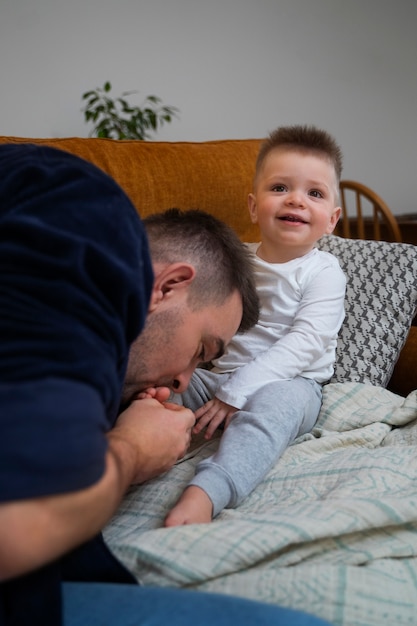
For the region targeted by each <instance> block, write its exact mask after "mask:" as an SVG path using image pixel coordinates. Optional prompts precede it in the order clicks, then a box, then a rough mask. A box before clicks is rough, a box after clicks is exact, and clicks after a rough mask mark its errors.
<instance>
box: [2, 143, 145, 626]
mask: <svg viewBox="0 0 417 626" xmlns="http://www.w3.org/2000/svg"><path fill="white" fill-rule="evenodd" d="M152 280H153V274H152V267H151V262H150V257H149V252H148V246H147V240H146V235H145V232H144V228H143V226H142V223H141V221H140V219H139V217H138V215H137V212H136V210H135V208H134V207H133V205H132V204H131V202H130V200H129V199H128V198H127V196H126V194H125V193H124V192H123V191H122V190H121V189H120V187H119V186H118V185H117V184H116V183H115V182H114V181H113V180H112V179H111V178H110V177H108V176H107V175H106V174H104V173H103V172H102V171H101V170H99V169H98V168H96V167H95V166H93V165H91V164H90V163H87V162H86V161H83V160H82V159H79V158H78V157H75V156H73V155H70V154H68V153H65V152H62V151H59V150H55V149H53V148H48V147H42V146H38V145H37V146H35V145H31V144H20V145H4V146H1V147H0V432H1V436H0V502H7V501H12V500H20V499H25V498H36V497H41V496H44V495H51V494H58V493H66V492H71V491H75V490H79V489H83V488H86V487H88V486H90V485H92V484H94V483H95V482H96V481H98V480H99V478H100V477H101V476H102V474H103V472H104V463H105V453H106V449H107V441H106V437H105V434H106V432H107V431H108V430H109V429H110V428H111V427H112V425H113V423H114V421H115V419H116V417H117V412H118V408H119V402H120V392H121V387H122V384H123V378H124V374H125V369H126V363H127V356H128V350H129V346H130V344H131V342H132V341H133V340H134V339H135V337H136V336H137V335H138V334H139V332H140V331H141V329H142V328H143V325H144V322H145V318H146V312H147V308H148V302H149V297H150V292H151V287H152ZM61 580H98V581H115V582H123V581H124V582H133V578H132V576H131V575H130V573H128V572H127V571H126V570H125V569H124V568H123V567H122V566H121V565H120V564H119V563H118V562H117V561H116V559H115V558H114V557H113V556H112V555H111V554H110V552H109V551H108V550H107V548H106V547H105V545H104V542H103V541H102V538H101V536H99V537H97V538H96V539H95V540H93V541H91V542H88V543H87V544H85V545H84V546H80V547H79V548H78V549H77V550H74V552H72V553H71V554H69V555H67V556H66V557H65V558H63V559H60V560H59V561H57V562H55V563H52V564H51V565H48V566H46V567H45V568H43V569H42V570H39V571H36V572H33V573H31V574H29V575H27V576H23V577H21V578H18V579H14V580H12V581H9V582H7V583H4V584H3V585H1V586H0V624H2V623H4V624H18V625H19V626H23V625H24V624H26V623H27V624H42V626H47V625H49V624H51V625H52V624H53V625H54V626H55V625H56V624H60V613H61V610H60V583H61Z"/></svg>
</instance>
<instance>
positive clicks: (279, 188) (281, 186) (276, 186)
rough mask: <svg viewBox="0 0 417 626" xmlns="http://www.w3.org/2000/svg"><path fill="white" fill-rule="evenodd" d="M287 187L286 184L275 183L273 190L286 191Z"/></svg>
mask: <svg viewBox="0 0 417 626" xmlns="http://www.w3.org/2000/svg"><path fill="white" fill-rule="evenodd" d="M285 189H286V187H285V185H274V186H273V187H272V191H285Z"/></svg>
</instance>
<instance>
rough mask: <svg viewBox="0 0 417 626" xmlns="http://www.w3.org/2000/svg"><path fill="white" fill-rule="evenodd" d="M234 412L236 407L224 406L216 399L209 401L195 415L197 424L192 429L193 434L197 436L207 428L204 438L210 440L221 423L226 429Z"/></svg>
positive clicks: (223, 403) (224, 404)
mask: <svg viewBox="0 0 417 626" xmlns="http://www.w3.org/2000/svg"><path fill="white" fill-rule="evenodd" d="M236 411H237V409H236V407H234V406H231V405H230V404H226V403H225V402H222V401H221V400H219V399H218V398H213V400H209V401H208V402H206V404H203V406H202V407H200V408H199V409H198V410H197V411H196V413H195V417H196V419H197V423H196V425H195V426H194V428H193V434H194V435H198V433H200V432H201V431H202V430H203V428H206V427H207V429H206V432H205V435H204V437H205V438H206V439H211V438H212V436H213V435H214V432H215V430H216V428H218V427H219V426H220V424H221V423H222V422H224V423H225V428H227V426H228V425H229V423H230V420H231V419H232V416H233V415H234V413H236Z"/></svg>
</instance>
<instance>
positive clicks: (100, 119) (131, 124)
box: [82, 81, 179, 141]
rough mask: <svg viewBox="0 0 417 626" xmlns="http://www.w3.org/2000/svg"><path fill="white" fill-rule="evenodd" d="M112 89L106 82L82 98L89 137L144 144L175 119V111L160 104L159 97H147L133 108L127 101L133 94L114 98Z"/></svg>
mask: <svg viewBox="0 0 417 626" xmlns="http://www.w3.org/2000/svg"><path fill="white" fill-rule="evenodd" d="M111 88H112V86H111V83H110V82H109V81H107V82H106V83H104V85H103V87H98V88H97V89H94V90H91V91H86V92H85V93H84V94H83V95H82V100H85V106H84V108H83V109H82V111H83V113H84V118H85V121H86V122H87V123H89V122H92V123H93V124H94V127H93V130H92V131H91V133H90V137H93V136H95V137H107V138H109V139H139V140H142V141H144V140H146V139H150V138H151V136H152V134H153V133H156V132H157V130H158V128H159V127H161V126H162V125H163V124H165V123H169V122H171V121H172V119H173V118H174V117H177V116H178V112H179V111H178V109H177V108H176V107H173V106H170V105H164V104H162V101H161V99H160V98H158V96H147V97H146V98H145V100H144V102H143V103H142V105H141V106H132V105H131V104H129V102H128V101H127V99H126V98H127V97H128V96H130V95H131V94H133V93H137V92H136V91H126V92H123V93H122V95H121V97H119V98H113V97H111V96H110V95H109V93H110V91H111Z"/></svg>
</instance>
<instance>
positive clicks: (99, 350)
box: [0, 145, 307, 626]
mask: <svg viewBox="0 0 417 626" xmlns="http://www.w3.org/2000/svg"><path fill="white" fill-rule="evenodd" d="M202 233H203V234H202ZM148 235H149V243H150V248H151V256H152V262H151V257H150V255H149V250H148V239H147V236H146V234H145V231H144V228H143V226H142V223H141V221H140V219H139V217H138V215H137V213H136V211H135V209H134V207H133V206H132V205H131V203H130V201H129V200H128V198H127V197H126V195H125V194H124V193H123V191H122V190H121V189H120V188H119V187H118V186H117V185H116V184H115V183H114V181H112V180H111V179H110V178H109V177H107V176H106V175H105V174H103V172H101V171H100V170H98V169H97V168H95V167H94V166H92V165H91V164H89V163H86V162H85V161H82V160H81V159H78V158H77V157H74V156H72V155H69V154H67V153H64V152H60V151H57V150H54V149H52V148H45V147H40V146H32V145H6V146H2V147H1V148H0V372H1V376H0V407H1V414H0V420H1V437H0V581H1V585H0V624H3V623H4V624H18V625H24V624H36V625H37V624H42V626H46V625H47V624H54V625H55V624H60V623H64V624H65V625H66V626H75V625H76V624H83V625H86V624H96V623H98V624H132V623H135V624H139V625H140V624H145V623H149V622H147V619H148V616H150V617H151V619H152V620H153V621H152V623H156V624H165V623H166V622H167V621H168V620H169V621H170V622H171V623H174V624H175V623H183V624H187V623H192V620H193V613H194V618H195V610H196V609H195V610H193V606H194V608H195V607H196V606H198V605H199V602H201V600H200V601H199V599H198V598H199V596H197V595H196V594H186V593H181V592H169V591H164V590H145V589H142V588H140V587H138V586H135V585H134V583H135V580H134V579H133V577H132V575H131V574H130V572H128V571H127V570H126V569H125V568H124V567H123V566H122V565H121V564H120V563H119V562H118V561H117V560H116V559H115V558H114V557H113V555H112V554H111V553H110V551H109V550H108V549H107V547H106V546H105V544H104V542H103V539H102V536H101V534H100V531H101V529H102V528H103V526H104V525H105V524H106V522H107V521H108V520H109V518H110V517H111V516H112V514H113V513H114V512H115V510H116V508H117V506H118V504H119V503H120V500H121V499H122V497H123V495H124V493H125V491H126V489H127V488H128V487H129V485H130V484H132V483H135V482H143V481H145V480H147V479H149V478H151V477H153V476H156V475H157V474H159V473H161V472H163V471H165V470H167V469H169V468H170V467H171V466H172V465H173V464H174V463H175V462H176V460H177V459H178V458H180V457H181V456H182V455H183V454H184V453H185V451H186V449H187V447H188V444H189V441H190V433H191V429H192V427H193V425H194V423H195V418H194V415H193V414H192V412H191V411H189V410H187V409H185V408H183V407H179V406H176V405H173V404H170V403H168V402H167V400H168V396H169V393H170V391H171V390H173V391H178V392H181V391H183V390H184V389H185V388H186V386H187V384H188V381H189V379H190V376H191V374H192V372H193V370H194V368H195V367H196V365H197V363H198V362H201V361H204V360H210V359H212V358H214V357H215V356H219V355H220V354H221V353H222V351H223V349H224V346H225V345H226V344H227V343H228V342H229V341H230V339H231V337H232V336H233V334H234V333H235V332H237V331H238V330H240V331H245V330H246V329H248V328H249V327H250V326H252V325H253V323H254V322H255V321H256V318H257V314H258V302H257V297H256V292H255V288H254V284H253V280H252V273H251V265H250V262H249V260H248V257H247V256H246V252H245V251H244V248H243V246H241V244H240V242H239V241H238V239H237V238H236V237H235V236H234V235H233V233H232V232H231V231H230V229H228V228H227V227H226V226H225V225H223V224H221V223H219V222H218V221H217V220H214V219H213V218H211V217H210V216H207V215H205V214H201V213H199V212H192V213H190V214H182V213H180V212H178V211H172V212H169V213H168V214H166V215H165V216H163V217H157V218H153V219H150V220H149V224H148ZM202 237H203V239H204V245H203V247H202V248H201V244H202ZM192 242H193V243H192ZM203 250H204V254H202V251H203ZM200 257H202V259H200ZM149 388H152V389H153V390H154V397H150V398H149V397H147V398H144V399H138V397H139V396H140V394H141V392H143V391H144V390H147V389H149ZM68 581H69V582H68ZM87 583H88V584H87ZM120 594H121V595H120ZM190 595H191V597H192V599H191V600H190ZM203 602H204V603H208V604H209V605H210V606H209V607H208V608H207V610H206V611H205V613H204V615H205V617H204V619H203V621H200V622H199V623H201V624H205V623H207V624H208V623H213V622H214V621H215V620H217V615H218V614H221V615H225V616H226V617H225V619H226V621H227V623H230V620H231V619H232V620H233V619H234V618H233V616H240V615H241V614H242V615H245V618H246V617H247V616H251V617H250V621H248V622H245V621H243V622H242V621H241V623H255V622H256V623H260V624H262V623H270V619H271V618H272V616H275V614H276V613H275V611H276V610H278V609H273V608H272V607H264V606H263V605H257V604H250V607H252V608H249V609H248V608H247V606H246V605H244V606H242V604H241V602H240V601H238V600H234V599H231V598H230V599H226V598H221V600H219V601H217V603H210V602H209V598H208V596H204V599H203ZM194 603H195V605H194ZM212 605H213V606H212ZM211 606H212V608H210V607H211ZM248 611H249V612H248ZM251 611H253V613H251ZM173 612H174V617H173ZM175 612H176V614H177V617H178V622H176V621H175V620H176V618H175ZM132 620H134V621H132ZM204 620H206V621H204ZM262 620H267V621H262ZM225 623H226V622H225ZM306 623H307V622H306Z"/></svg>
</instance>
